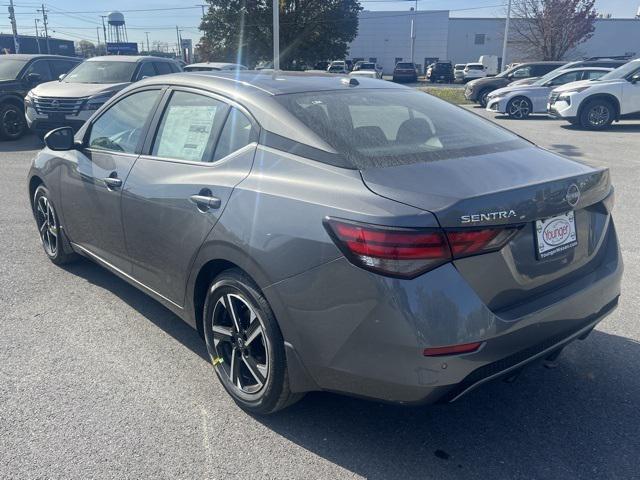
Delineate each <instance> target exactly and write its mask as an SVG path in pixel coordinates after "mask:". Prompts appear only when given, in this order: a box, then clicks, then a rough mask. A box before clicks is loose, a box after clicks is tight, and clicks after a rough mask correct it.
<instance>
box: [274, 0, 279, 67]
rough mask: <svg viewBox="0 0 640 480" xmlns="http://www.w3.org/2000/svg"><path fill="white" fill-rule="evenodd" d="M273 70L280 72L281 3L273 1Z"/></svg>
mask: <svg viewBox="0 0 640 480" xmlns="http://www.w3.org/2000/svg"><path fill="white" fill-rule="evenodd" d="M273 70H274V72H277V71H278V70H280V1H279V0H273Z"/></svg>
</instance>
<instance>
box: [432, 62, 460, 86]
mask: <svg viewBox="0 0 640 480" xmlns="http://www.w3.org/2000/svg"><path fill="white" fill-rule="evenodd" d="M427 80H429V81H430V82H431V83H435V82H444V83H453V80H454V73H453V64H452V63H451V62H436V63H434V64H433V65H432V66H430V67H429V69H428V70H427Z"/></svg>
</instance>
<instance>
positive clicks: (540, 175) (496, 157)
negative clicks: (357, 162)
mask: <svg viewBox="0 0 640 480" xmlns="http://www.w3.org/2000/svg"><path fill="white" fill-rule="evenodd" d="M361 174H362V178H363V181H364V182H365V184H366V185H367V186H368V188H369V189H371V190H372V191H373V192H374V193H377V194H379V195H381V196H383V197H386V198H389V199H392V200H395V201H399V202H402V203H405V204H407V205H411V206H414V207H417V208H421V209H424V210H428V211H430V212H432V213H433V214H434V215H435V216H436V218H437V219H438V221H439V223H440V225H441V226H442V227H443V228H444V229H446V230H452V229H453V230H455V229H461V228H472V229H483V228H487V227H499V226H520V230H519V232H518V234H517V235H515V236H514V237H513V238H512V239H511V240H510V241H509V243H508V244H507V245H506V246H505V247H504V248H503V249H502V250H500V251H498V252H492V253H487V254H482V255H478V256H474V257H468V258H462V259H459V260H455V261H454V264H455V265H456V267H457V268H458V270H459V271H460V272H461V273H462V275H463V276H464V277H465V278H466V279H467V281H469V283H470V284H471V285H472V286H473V287H474V289H475V290H476V292H477V293H478V294H479V296H480V297H481V298H482V299H483V300H484V301H485V302H486V303H487V305H489V307H490V308H493V309H496V310H500V309H504V308H507V307H508V306H509V305H512V304H514V303H517V302H519V301H523V300H525V299H526V298H528V297H529V296H530V295H532V294H534V293H535V294H537V293H539V292H542V291H544V290H546V289H548V288H550V287H552V286H555V285H558V284H559V282H565V281H567V280H569V279H570V278H571V277H572V276H575V275H580V274H581V272H584V271H586V269H587V267H588V265H589V264H590V263H591V262H592V260H594V258H595V257H596V256H597V251H598V249H599V247H600V245H601V243H602V239H603V237H604V236H605V232H606V229H607V227H608V220H609V212H608V211H607V209H606V208H605V207H604V206H603V203H602V201H603V200H604V199H605V198H606V197H607V195H609V193H610V191H611V185H610V178H609V171H608V170H607V169H596V168H592V167H589V166H587V165H583V164H580V163H577V162H574V161H572V160H569V159H566V158H563V157H560V156H558V155H555V154H553V153H551V152H548V151H545V150H542V149H539V148H537V147H525V148H520V149H516V150H510V151H505V152H498V153H491V154H489V155H477V156H469V157H463V158H454V159H449V160H440V161H433V162H425V163H416V164H410V165H401V166H392V167H383V168H371V169H365V170H362V171H361ZM576 187H577V191H578V192H579V193H577V192H576ZM567 212H573V214H574V217H575V228H576V233H577V239H578V240H577V241H578V244H577V245H576V246H574V247H572V248H568V249H567V250H566V251H564V252H559V253H557V254H554V255H553V256H551V257H549V258H542V259H541V258H540V255H539V253H538V251H537V239H536V221H538V220H543V219H548V218H550V217H554V216H557V215H562V214H566V213H567ZM488 272H491V274H492V275H493V278H494V280H495V281H491V282H487V273H488Z"/></svg>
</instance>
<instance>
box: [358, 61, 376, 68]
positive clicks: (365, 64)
mask: <svg viewBox="0 0 640 480" xmlns="http://www.w3.org/2000/svg"><path fill="white" fill-rule="evenodd" d="M375 69H376V64H375V63H361V64H360V70H375Z"/></svg>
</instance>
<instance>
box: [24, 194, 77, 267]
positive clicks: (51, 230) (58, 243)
mask: <svg viewBox="0 0 640 480" xmlns="http://www.w3.org/2000/svg"><path fill="white" fill-rule="evenodd" d="M32 208H33V215H34V217H35V219H36V226H37V227H38V234H39V235H40V241H41V243H42V248H43V249H44V253H45V254H46V255H47V257H49V260H51V261H52V262H53V263H55V264H56V265H66V264H68V263H71V262H74V261H76V260H77V259H78V258H79V256H78V255H77V254H76V253H67V252H66V251H65V245H68V244H69V242H68V241H67V239H66V237H65V233H64V229H63V228H61V227H60V220H59V218H60V217H59V216H58V213H57V211H56V209H55V206H54V204H53V202H52V201H51V195H50V194H49V190H48V189H47V188H46V187H45V186H44V185H40V186H38V188H36V191H35V193H34V195H33V207H32Z"/></svg>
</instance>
